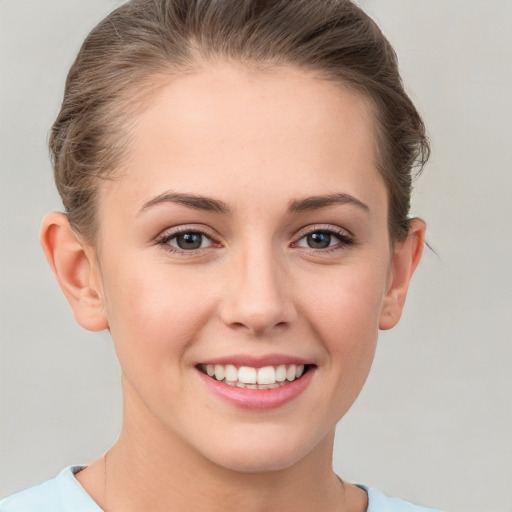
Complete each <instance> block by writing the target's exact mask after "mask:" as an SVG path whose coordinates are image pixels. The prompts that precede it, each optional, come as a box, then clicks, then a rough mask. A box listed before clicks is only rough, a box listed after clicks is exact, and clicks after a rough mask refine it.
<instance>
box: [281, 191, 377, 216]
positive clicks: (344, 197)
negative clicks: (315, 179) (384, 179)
mask: <svg viewBox="0 0 512 512" xmlns="http://www.w3.org/2000/svg"><path fill="white" fill-rule="evenodd" d="M336 204H351V205H353V206H356V207H357V208H360V209H361V210H364V211H365V212H369V211H370V208H369V207H368V205H366V204H365V203H363V202H362V201H360V200H359V199H356V198H355V197H353V196H351V195H349V194H342V193H337V194H328V195H324V196H312V197H306V198H305V199H296V200H293V201H290V203H289V204H288V212H289V213H300V212H307V211H311V210H319V209H321V208H326V207H328V206H333V205H336Z"/></svg>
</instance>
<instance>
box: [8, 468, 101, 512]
mask: <svg viewBox="0 0 512 512" xmlns="http://www.w3.org/2000/svg"><path fill="white" fill-rule="evenodd" d="M79 469H80V467H70V468H66V469H64V470H63V471H61V472H60V473H59V474H58V475H57V476H56V477H55V478H52V479H51V480H48V481H46V482H43V483H42V484H39V485H35V486H34V487H30V488H29V489H25V490H24V491H21V492H18V493H16V494H13V495H11V496H8V497H7V498H5V499H3V500H0V512H71V511H72V512H102V511H101V509H100V508H99V507H98V505H96V503H95V502H94V501H93V500H92V499H91V498H90V496H89V495H88V494H87V493H86V492H85V490H84V489H83V488H82V487H81V486H80V484H79V483H78V482H77V480H76V479H75V477H74V473H75V472H76V471H78V470H79Z"/></svg>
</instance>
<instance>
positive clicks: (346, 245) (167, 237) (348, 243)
mask: <svg viewBox="0 0 512 512" xmlns="http://www.w3.org/2000/svg"><path fill="white" fill-rule="evenodd" d="M319 233H322V234H326V235H329V236H331V237H335V238H337V239H338V243H337V244H335V245H333V246H328V247H326V248H313V247H303V246H299V245H298V243H299V242H300V241H301V240H302V239H304V238H306V237H308V236H310V235H313V234H319ZM182 234H197V235H201V236H203V237H205V238H207V239H208V240H209V241H210V242H211V245H209V246H208V247H199V248H197V249H189V250H187V249H180V248H177V247H174V246H172V245H170V244H169V242H170V241H171V240H173V239H176V238H177V237H178V236H179V235H182ZM156 243H157V244H158V245H161V246H162V248H163V249H164V250H165V251H167V252H170V253H174V254H180V255H190V256H192V255H194V254H198V253H199V252H202V251H204V250H205V249H208V248H210V247H212V246H215V245H217V246H220V242H217V241H216V239H215V236H214V234H213V233H211V232H208V231H206V230H204V229H200V228H193V227H180V228H176V229H174V230H173V231H172V232H167V233H164V234H163V235H162V236H160V237H159V238H158V239H157V240H156ZM354 243H355V242H354V239H353V236H352V235H351V234H348V233H347V232H346V231H345V230H343V229H340V228H334V227H332V226H329V227H326V226H321V225H317V226H310V227H308V228H304V229H303V230H301V231H300V232H299V234H298V238H297V239H296V241H295V242H293V243H292V244H291V247H301V248H302V249H304V250H306V251H307V252H309V253H311V254H319V253H321V254H330V253H333V252H336V251H340V250H347V249H350V248H351V247H352V246H353V245H354Z"/></svg>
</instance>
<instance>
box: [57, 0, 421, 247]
mask: <svg viewBox="0 0 512 512" xmlns="http://www.w3.org/2000/svg"><path fill="white" fill-rule="evenodd" d="M219 59H224V60H230V61H236V62H240V63H245V64H247V65H251V64H254V65H262V66H265V67H268V66H270V67H271V66H274V65H275V66H281V65H291V66H296V67H299V68H302V69H304V70H308V71H312V72H315V73H316V74H317V75H318V76H319V77H321V78H323V79H326V80H332V81H335V82H338V83H339V84H340V85H341V86H345V87H350V88H352V89H354V90H356V91H358V92H360V93H362V94H364V95H365V96H366V97H367V98H369V99H370V100H371V102H372V103H373V106H374V111H375V113H376V120H377V143H378V144H377V147H378V159H379V161H378V162H377V165H378V168H379V171H380V173H381V175H382V177H383V179H384V182H385V184H386V187H387V190H388V198H389V214H388V224H389V233H390V237H391V239H392V240H400V239H403V238H404V237H405V236H407V233H408V227H409V217H408V215H409V208H410V197H411V188H412V179H413V174H414V169H415V168H418V169H419V170H421V168H422V166H423V165H424V164H425V163H426V161H427V159H428V156H429V152H430V150H429V145H428V141H427V138H426V136H425V128H424V125H423V122H422V120H421V117H420V115H419V114H418V112H417V110H416V108H415V107H414V105H413V103H412V102H411V100H410V99H409V97H408V96H407V94H406V93H405V91H404V88H403V85H402V82H401V78H400V75H399V71H398V63H397V58H396V54H395V52H394V50H393V48H392V47H391V45H390V43H389V42H388V41H387V39H386V38H385V37H384V35H383V34H382V32H381V31H380V29H379V28H378V27H377V25H376V24H375V22H374V21H373V20H372V19H371V18H370V17H369V16H367V15H366V14H365V13H364V12H363V11H362V10H361V9H360V8H359V7H357V6H356V5H354V4H353V3H352V2H351V1H349V0H132V1H130V2H127V3H125V4H123V5H122V6H121V7H119V8H118V9H116V10H115V11H113V12H112V13H111V14H110V15H109V16H107V17H106V18H105V19H104V20H103V21H102V22H100V23H99V24H98V25H97V26H96V27H95V28H94V29H93V30H92V32H91V33H90V34H89V36H88V37H87V39H86V40H85V42H84V43H83V45H82V48H81V49H80V52H79V54H78V56H77V58H76V60H75V62H74V64H73V66H72V67H71V70H70V72H69V74H68V78H67V81H66V88H65V94H64V100H63V103H62V107H61V111H60V113H59V115H58V117H57V119H56V121H55V123H54V125H53V127H52V130H51V134H50V142H49V145H50V152H51V156H52V161H53V165H54V172H55V181H56V184H57V188H58V191H59V193H60V195H61V197H62V201H63V203H64V207H65V209H66V212H67V214H68V218H69V221H70V223H71V225H72V226H73V228H74V229H75V231H76V232H77V233H78V234H80V235H81V236H82V237H83V238H84V239H85V240H87V241H93V240H94V235H95V234H96V231H97V228H98V222H97V218H96V207H95V202H96V196H97V189H98V186H99V183H100V180H102V179H111V178H113V177H114V175H115V171H116V169H117V168H118V167H119V165H120V162H121V160H122V158H123V155H124V154H126V151H127V148H128V146H129V137H128V132H129V129H128V127H129V124H130V119H131V118H133V116H134V113H135V112H136V111H137V109H138V108H142V107H143V105H144V98H145V97H148V96H149V95H150V94H151V91H152V90H154V89H155V87H156V86H157V85H155V84H157V83H158V80H157V78H158V77H167V78H168V79H169V78H172V77H179V76H180V75H181V74H185V73H187V72H192V71H193V70H194V68H198V67H199V63H200V62H214V61H215V60H219ZM160 83H162V81H160Z"/></svg>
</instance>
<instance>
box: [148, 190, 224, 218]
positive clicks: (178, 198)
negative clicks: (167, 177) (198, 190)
mask: <svg viewBox="0 0 512 512" xmlns="http://www.w3.org/2000/svg"><path fill="white" fill-rule="evenodd" d="M162 203H177V204H181V205H183V206H187V207H188V208H194V209H196V210H204V211H209V212H216V213H230V211H231V209H230V207H229V206H228V205H227V204H226V203H225V202H224V201H220V200H218V199H212V198H210V197H205V196H201V195H197V194H187V193H181V192H180V193H178V192H172V191H167V192H163V193H162V194H159V195H158V196H156V197H154V198H153V199H150V200H149V201H147V202H146V203H144V205H143V206H142V208H141V209H140V210H139V213H138V215H140V214H142V213H143V212H145V211H146V210H148V209H149V208H152V207H153V206H156V205H158V204H162Z"/></svg>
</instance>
